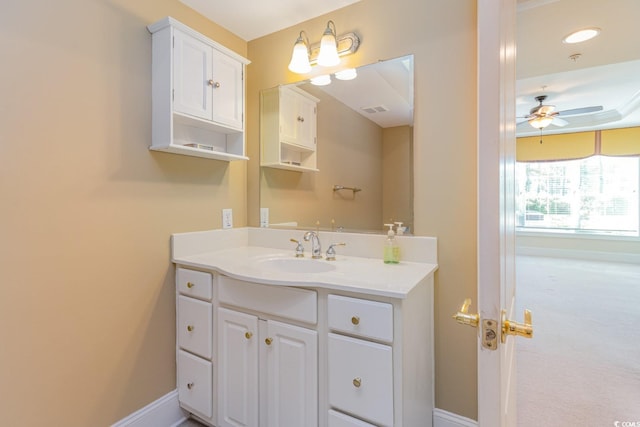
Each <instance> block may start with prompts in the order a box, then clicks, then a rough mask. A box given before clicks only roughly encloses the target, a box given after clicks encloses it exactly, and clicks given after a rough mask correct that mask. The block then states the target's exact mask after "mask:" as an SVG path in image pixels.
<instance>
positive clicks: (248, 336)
mask: <svg viewBox="0 0 640 427" xmlns="http://www.w3.org/2000/svg"><path fill="white" fill-rule="evenodd" d="M252 336H253V334H252V333H251V332H249V331H247V332H245V333H244V337H245V338H246V339H248V340H250V339H251V337H252Z"/></svg>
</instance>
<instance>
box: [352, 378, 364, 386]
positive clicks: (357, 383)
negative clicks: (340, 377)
mask: <svg viewBox="0 0 640 427" xmlns="http://www.w3.org/2000/svg"><path fill="white" fill-rule="evenodd" d="M353 385H354V387H355V388H359V387H360V386H361V385H362V378H360V377H355V378H354V379H353Z"/></svg>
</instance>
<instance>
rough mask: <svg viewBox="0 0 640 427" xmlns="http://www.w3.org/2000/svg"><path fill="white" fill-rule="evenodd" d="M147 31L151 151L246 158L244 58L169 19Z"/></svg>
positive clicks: (224, 158)
mask: <svg viewBox="0 0 640 427" xmlns="http://www.w3.org/2000/svg"><path fill="white" fill-rule="evenodd" d="M148 29H149V31H150V32H151V33H152V98H153V99H152V136H151V139H152V142H151V147H150V149H152V150H159V151H167V152H171V153H177V154H185V155H191V156H199V157H207V158H213V159H218V160H239V159H244V160H246V159H247V157H246V156H245V150H246V149H245V134H244V69H245V65H246V64H248V62H249V61H248V60H246V59H245V58H243V57H241V56H240V55H238V54H236V53H235V52H233V51H231V50H229V49H227V48H225V47H224V46H222V45H220V44H218V43H216V42H215V41H213V40H211V39H209V38H207V37H205V36H203V35H202V34H200V33H198V32H196V31H194V30H192V29H191V28H189V27H187V26H185V25H183V24H181V23H180V22H178V21H176V20H175V19H173V18H165V19H163V20H161V21H159V22H157V23H155V24H153V25H150V26H149V27H148Z"/></svg>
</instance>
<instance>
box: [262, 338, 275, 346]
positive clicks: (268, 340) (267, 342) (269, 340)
mask: <svg viewBox="0 0 640 427" xmlns="http://www.w3.org/2000/svg"><path fill="white" fill-rule="evenodd" d="M272 342H273V338H265V339H264V343H265V344H266V345H271V343H272Z"/></svg>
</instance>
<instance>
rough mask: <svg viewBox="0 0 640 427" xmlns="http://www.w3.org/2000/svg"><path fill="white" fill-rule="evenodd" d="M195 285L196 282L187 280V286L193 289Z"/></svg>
mask: <svg viewBox="0 0 640 427" xmlns="http://www.w3.org/2000/svg"><path fill="white" fill-rule="evenodd" d="M194 286H195V284H193V283H191V282H187V288H189V289H191V288H193V287H194Z"/></svg>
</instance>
